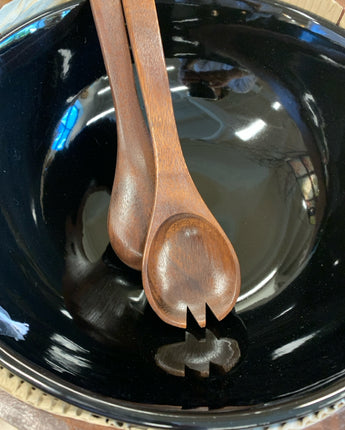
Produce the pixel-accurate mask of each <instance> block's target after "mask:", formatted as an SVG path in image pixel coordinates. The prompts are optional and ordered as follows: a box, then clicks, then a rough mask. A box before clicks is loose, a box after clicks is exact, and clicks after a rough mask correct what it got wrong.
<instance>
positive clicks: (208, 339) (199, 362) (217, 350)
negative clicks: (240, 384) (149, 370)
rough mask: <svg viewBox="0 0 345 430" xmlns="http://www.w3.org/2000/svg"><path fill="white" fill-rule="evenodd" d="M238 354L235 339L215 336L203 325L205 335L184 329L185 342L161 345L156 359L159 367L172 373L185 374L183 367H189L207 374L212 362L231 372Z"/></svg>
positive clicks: (224, 370) (219, 367) (239, 354)
mask: <svg viewBox="0 0 345 430" xmlns="http://www.w3.org/2000/svg"><path fill="white" fill-rule="evenodd" d="M240 356H241V352H240V349H239V346H238V343H237V341H236V340H235V339H230V338H226V337H225V338H220V339H217V337H216V336H215V335H214V334H213V333H212V331H210V330H208V329H206V336H205V338H204V339H201V340H198V339H196V338H195V337H194V336H193V335H192V334H191V333H189V332H188V331H186V339H185V341H184V342H179V343H173V344H171V345H164V346H161V347H160V348H159V349H158V351H157V353H156V355H155V360H156V363H157V365H158V366H159V367H161V368H162V369H163V370H165V371H166V372H167V373H170V374H172V375H176V376H185V369H186V368H189V369H192V370H194V371H195V372H197V373H198V374H200V376H203V377H207V376H209V375H210V366H212V365H214V366H217V367H218V369H219V371H220V372H224V373H227V372H230V370H231V369H232V368H233V367H234V366H235V365H236V364H237V362H238V360H239V359H240Z"/></svg>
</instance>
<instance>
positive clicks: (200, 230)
mask: <svg viewBox="0 0 345 430" xmlns="http://www.w3.org/2000/svg"><path fill="white" fill-rule="evenodd" d="M232 252H233V251H232V247H231V244H230V243H229V240H228V239H227V237H226V236H225V234H222V233H221V232H220V230H219V229H217V228H216V227H215V226H214V225H213V224H211V223H210V222H209V221H208V220H206V219H204V218H202V217H200V216H196V215H191V214H178V215H174V216H171V217H170V218H168V219H167V220H166V221H164V222H163V223H162V224H161V225H160V227H159V228H158V230H157V231H156V234H155V236H154V238H153V240H152V244H151V246H150V249H149V252H148V256H147V272H146V276H147V280H146V282H147V283H148V284H149V285H150V291H152V298H151V300H152V301H154V302H155V310H156V312H157V313H158V312H160V316H161V317H162V319H168V320H169V321H173V322H174V324H173V325H179V322H180V321H183V320H184V319H185V318H186V314H187V308H188V309H189V310H190V312H191V313H192V314H193V316H194V318H195V319H196V320H197V321H198V322H199V325H200V326H202V327H204V326H205V325H206V307H205V303H207V305H208V306H209V307H210V308H211V310H212V312H213V313H214V314H215V315H216V316H217V318H218V319H220V320H221V319H223V318H224V317H225V316H226V315H227V313H228V312H227V308H226V309H224V306H223V303H224V300H226V303H227V306H229V307H232V306H234V304H235V302H236V299H237V297H238V292H239V289H238V288H233V286H234V285H237V284H238V279H236V274H237V273H238V272H237V267H236V263H235V261H236V260H235V259H234V258H233V254H232ZM157 286H160V288H159V289H158V288H157ZM155 287H156V288H155ZM201 294H202V296H203V298H204V300H205V301H202V302H200V300H199V298H200V295H201Z"/></svg>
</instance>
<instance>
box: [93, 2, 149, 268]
mask: <svg viewBox="0 0 345 430" xmlns="http://www.w3.org/2000/svg"><path fill="white" fill-rule="evenodd" d="M90 3H91V7H92V12H93V16H94V21H95V24H96V28H97V32H98V37H99V40H100V44H101V48H102V53H103V58H104V63H105V66H106V70H107V74H108V77H109V83H110V86H111V91H112V95H113V100H114V104H115V108H116V119H117V158H116V173H115V178H114V184H113V189H112V194H111V200H110V206H109V212H108V232H109V238H110V243H111V245H112V247H113V249H114V251H115V252H116V254H117V255H118V257H119V258H120V259H121V260H122V261H123V262H124V263H125V264H127V265H128V266H130V267H132V268H133V269H137V270H141V264H142V257H143V252H144V245H145V239H146V234H147V230H148V225H149V222H150V217H151V211H152V207H153V199H154V180H155V178H154V176H155V174H154V172H155V167H154V159H153V149H152V144H151V141H150V135H149V133H148V130H147V127H146V124H145V121H144V117H143V114H142V111H141V108H140V105H139V101H138V97H137V93H136V87H135V81H134V75H133V67H132V62H131V57H130V52H129V49H128V38H127V33H126V28H125V23H124V17H123V13H122V5H121V2H120V1H119V0H118V1H113V0H90Z"/></svg>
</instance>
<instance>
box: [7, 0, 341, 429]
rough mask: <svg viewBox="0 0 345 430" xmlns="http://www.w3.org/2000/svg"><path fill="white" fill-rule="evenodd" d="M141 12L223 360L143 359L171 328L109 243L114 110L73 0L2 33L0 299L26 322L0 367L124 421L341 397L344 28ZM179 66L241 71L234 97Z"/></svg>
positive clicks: (205, 419) (230, 7)
mask: <svg viewBox="0 0 345 430" xmlns="http://www.w3.org/2000/svg"><path fill="white" fill-rule="evenodd" d="M157 7H158V13H159V19H160V23H161V27H162V36H163V42H164V48H165V53H166V61H167V66H168V73H169V78H170V83H171V91H172V97H173V101H174V108H175V115H176V120H177V125H178V129H179V134H180V139H181V143H182V147H183V151H184V154H185V157H186V160H187V164H188V166H189V169H190V171H191V173H192V176H193V178H194V180H195V182H196V184H197V186H198V188H199V190H200V192H201V194H202V196H203V197H204V199H205V200H206V202H207V203H208V205H209V207H210V208H211V210H212V211H213V212H214V214H215V215H216V217H217V219H218V220H219V222H220V223H221V225H222V226H223V228H224V230H225V231H226V233H227V234H228V235H229V237H230V239H231V241H232V243H233V244H234V246H235V249H236V250H237V253H238V256H239V260H240V264H241V268H242V283H243V286H242V291H241V296H240V299H239V301H238V304H237V306H236V312H237V313H236V314H235V313H232V314H231V315H230V316H229V317H228V318H226V319H225V320H224V321H223V322H222V323H218V324H217V323H216V322H214V321H213V322H212V323H211V318H210V324H211V325H212V327H211V329H212V330H213V331H214V333H215V334H216V336H217V337H218V338H220V339H221V338H223V337H233V338H235V339H237V340H238V342H239V345H240V349H241V352H242V358H241V361H240V363H239V364H238V365H237V366H236V367H235V368H234V369H233V371H231V372H230V373H228V374H225V375H222V374H220V372H219V371H218V370H219V369H216V368H213V367H212V366H211V370H210V377H209V378H200V377H198V375H196V374H194V372H188V371H187V372H186V376H185V377H184V378H181V377H177V376H173V375H169V374H167V373H165V372H164V371H163V370H162V369H160V368H159V367H157V365H156V362H155V354H156V352H157V350H158V349H159V348H160V347H161V346H163V345H169V344H173V343H176V342H182V341H183V340H184V336H185V333H184V331H183V330H180V329H176V328H173V327H169V326H167V325H166V324H164V323H163V322H161V321H160V320H159V319H158V317H156V316H155V314H154V313H153V312H152V310H151V309H150V307H149V306H148V305H147V304H146V301H145V297H144V295H143V292H142V285H141V280H140V274H139V273H137V272H135V271H133V270H130V269H128V268H127V267H126V266H124V265H123V264H122V263H121V262H120V261H119V260H118V259H117V257H116V255H115V254H114V253H113V252H112V250H111V249H110V248H109V247H107V245H108V240H107V235H106V227H105V219H106V212H107V204H108V202H109V193H110V190H111V187H112V180H113V175H114V169H115V161H116V121H115V114H114V108H113V105H112V100H111V94H110V91H109V87H108V81H107V78H106V74H105V70H104V66H103V61H102V57H101V53H100V48H99V44H98V40H97V36H96V33H95V28H94V25H93V21H92V16H91V12H90V9H89V6H88V4H87V3H84V2H81V3H80V2H71V3H70V4H69V5H68V6H65V7H64V8H60V9H56V10H54V11H51V12H50V13H48V14H46V15H44V16H41V17H40V18H37V19H36V20H34V21H32V22H30V23H28V24H25V25H24V26H23V27H21V28H20V29H17V30H15V31H14V32H13V33H11V34H9V35H7V36H6V37H4V38H3V39H1V41H0V96H1V104H0V189H1V214H0V238H1V241H0V243H1V247H0V258H1V273H0V305H1V306H2V307H3V308H4V309H6V311H7V312H9V314H10V315H11V317H12V318H13V319H15V320H17V321H23V322H27V323H28V324H29V326H30V329H29V332H28V334H27V335H26V337H25V340H21V341H16V340H15V339H13V338H11V337H5V336H2V337H1V344H0V345H1V356H0V359H1V361H2V362H3V363H4V364H6V365H7V366H8V367H9V368H11V369H13V371H15V372H17V373H19V374H21V375H23V376H24V377H25V378H26V379H28V380H29V381H32V382H33V383H35V384H36V385H38V386H40V387H42V388H44V389H46V390H48V391H49V392H51V393H53V394H55V395H57V396H59V397H61V398H63V399H66V400H68V401H71V402H73V403H75V404H78V405H80V406H83V407H85V408H88V409H90V410H92V411H94V412H96V413H99V414H107V415H109V416H111V417H114V418H117V419H120V420H125V421H132V422H136V423H141V424H148V423H150V424H151V425H155V424H165V425H176V426H181V427H183V428H186V426H188V425H189V426H198V427H205V428H206V427H210V426H211V424H210V423H212V426H213V427H214V428H216V427H224V426H228V427H231V426H235V425H237V426H239V427H244V426H245V425H252V424H263V423H268V422H275V421H278V420H284V419H286V418H288V417H291V416H294V415H300V414H303V413H308V412H310V411H312V410H314V409H316V408H319V407H321V406H323V405H328V404H330V403H331V402H333V401H335V400H337V399H339V398H340V397H341V396H342V395H343V393H344V392H345V389H344V386H345V377H344V371H345V336H344V330H345V317H344V315H345V314H344V303H345V289H344V264H345V261H344V257H345V202H344V196H345V194H344V189H345V183H344V182H345V169H344V160H345V154H344V148H345V147H344V137H345V122H344V117H345V86H344V81H345V49H344V47H345V38H344V34H343V33H342V32H341V31H340V30H338V29H336V28H335V27H332V26H330V25H328V24H326V23H320V22H319V21H316V20H313V19H312V18H310V17H308V16H306V15H305V14H300V13H299V12H296V11H294V10H292V9H291V8H288V7H286V6H279V5H273V4H271V3H266V2H260V4H257V5H254V2H248V3H247V2H245V1H243V2H232V1H230V0H229V1H222V2H217V1H216V2H213V3H212V2H210V4H205V5H202V4H200V2H198V1H197V0H195V1H188V2H187V1H185V2H178V1H175V2H174V1H172V0H171V1H158V2H157ZM193 62H194V63H193ZM186 63H188V64H189V66H188V67H191V68H193V67H195V64H199V66H200V65H203V67H205V64H208V66H206V67H208V68H209V70H211V71H212V70H215V69H217V68H218V69H219V68H221V69H223V70H230V69H239V70H241V71H244V72H245V74H247V75H249V76H250V77H251V79H252V81H251V84H250V88H249V89H248V91H247V92H243V91H242V92H241V91H238V90H234V89H233V88H231V87H230V85H228V84H225V85H224V88H223V91H222V96H221V97H217V96H214V94H213V93H212V91H210V88H209V86H207V85H206V88H205V85H204V84H203V86H202V85H201V86H200V85H199V86H195V85H194V86H192V88H189V89H188V85H187V87H186V86H185V84H186V82H185V81H183V82H182V81H181V79H182V80H183V73H184V67H185V65H186ZM218 96H219V94H218ZM199 334H200V333H199ZM196 408H199V410H196ZM200 408H201V409H200ZM208 410H209V412H208ZM214 416H215V417H216V420H215V419H214Z"/></svg>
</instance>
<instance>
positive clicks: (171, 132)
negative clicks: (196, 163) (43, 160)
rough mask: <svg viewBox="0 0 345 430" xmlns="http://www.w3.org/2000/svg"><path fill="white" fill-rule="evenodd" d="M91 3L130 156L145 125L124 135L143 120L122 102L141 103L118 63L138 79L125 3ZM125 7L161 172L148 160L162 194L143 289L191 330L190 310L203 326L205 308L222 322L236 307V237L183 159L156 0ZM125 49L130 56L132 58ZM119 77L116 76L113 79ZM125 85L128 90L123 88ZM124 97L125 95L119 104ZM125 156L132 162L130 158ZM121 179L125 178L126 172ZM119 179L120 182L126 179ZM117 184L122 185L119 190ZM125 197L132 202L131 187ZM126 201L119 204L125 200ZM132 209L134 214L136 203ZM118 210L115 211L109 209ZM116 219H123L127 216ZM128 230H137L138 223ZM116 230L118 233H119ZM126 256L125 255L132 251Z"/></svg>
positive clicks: (168, 316)
mask: <svg viewBox="0 0 345 430" xmlns="http://www.w3.org/2000/svg"><path fill="white" fill-rule="evenodd" d="M91 4H92V8H93V14H94V17H95V21H96V26H97V30H98V34H99V38H100V42H101V45H102V50H103V55H104V57H105V63H106V65H107V71H108V73H109V74H110V75H112V76H111V77H110V76H109V79H110V81H111V82H112V84H113V85H112V91H113V95H114V99H115V107H116V114H117V121H118V123H119V126H120V131H119V137H121V139H122V140H121V143H123V147H122V149H123V152H129V153H133V152H135V151H136V148H135V147H133V146H132V141H131V139H130V138H129V136H134V138H137V137H138V133H139V134H140V133H142V132H143V128H139V129H136V130H132V131H133V135H131V134H129V132H128V134H127V135H125V133H124V132H123V131H122V130H124V129H125V130H126V131H128V129H127V128H125V127H126V125H127V126H128V124H132V123H133V117H134V118H135V117H139V114H138V112H137V111H135V112H134V113H133V112H132V110H131V109H130V110H129V111H126V110H125V109H124V106H123V105H120V103H121V100H122V101H123V99H125V100H126V98H127V100H128V98H130V100H131V99H132V98H133V97H135V98H136V94H135V91H134V92H133V89H132V87H133V85H132V84H133V82H129V81H126V82H127V84H128V85H129V86H130V89H129V88H124V83H123V82H124V81H122V80H121V79H119V78H118V76H119V75H118V70H117V69H118V67H119V65H118V62H119V61H122V60H123V58H125V63H124V64H125V66H124V67H123V65H122V66H120V68H121V70H122V72H123V73H126V71H127V73H128V74H131V75H132V73H131V67H129V66H131V65H130V64H128V59H129V58H130V57H129V48H128V41H127V40H125V27H124V21H123V18H122V9H121V3H120V0H91ZM122 6H123V11H124V14H125V19H126V22H127V28H128V32H129V36H130V41H131V46H132V51H133V55H134V59H135V63H136V66H137V70H138V75H139V82H140V86H141V89H142V94H143V99H144V103H145V108H146V113H147V117H148V123H149V130H150V133H151V142H152V146H153V152H154V167H152V166H151V165H149V162H148V163H147V164H145V167H144V169H145V168H149V169H150V168H151V170H150V171H149V172H155V179H154V180H152V178H151V177H150V175H149V176H148V177H149V178H150V179H151V181H152V182H149V183H150V187H151V185H152V183H155V192H154V193H153V192H152V196H154V201H153V206H152V205H151V204H150V203H147V210H148V212H150V211H151V209H152V207H153V209H152V215H151V221H150V224H149V228H148V231H147V237H146V243H145V248H144V254H143V260H142V280H143V286H144V289H145V293H146V296H147V299H148V301H149V303H150V305H151V306H152V308H153V309H154V311H155V312H156V313H157V314H158V316H159V317H160V318H161V319H163V320H164V321H165V322H167V323H169V324H172V325H175V326H177V327H186V319H187V318H186V317H187V308H188V309H189V310H190V312H191V313H192V314H193V316H194V318H195V319H196V321H197V322H198V324H199V325H200V326H202V327H204V326H205V325H206V304H207V305H208V306H209V307H210V309H211V310H212V311H213V313H214V314H215V316H216V317H217V318H218V319H219V320H221V319H222V318H224V317H225V316H226V315H227V314H228V313H229V312H230V311H231V309H232V308H233V306H234V305H235V303H236V300H237V297H238V294H239V289H240V268H239V263H238V259H237V256H236V253H235V251H234V249H233V247H232V245H231V243H230V241H229V239H228V238H227V236H226V235H225V233H224V232H223V230H222V229H221V227H220V226H219V224H218V223H217V221H216V220H215V218H214V217H213V215H212V214H211V212H210V211H209V209H208V208H207V206H206V204H205V203H204V202H203V200H202V198H201V197H200V195H199V193H198V191H197V189H196V187H195V185H194V183H193V180H192V178H191V177H190V174H189V172H188V168H187V166H186V164H185V161H184V157H183V154H182V150H181V146H180V142H179V138H178V134H177V128H176V124H175V119H174V112H173V107H172V101H171V96H170V90H169V82H168V78H167V74H166V66H165V61H164V55H163V47H162V42H161V38H160V30H159V25H158V19H157V14H156V8H155V3H154V0H142V1H141V2H137V0H123V1H122ZM119 15H121V17H120V16H119ZM119 34H121V37H119ZM112 38H113V40H112ZM114 43H117V44H118V45H120V46H118V49H119V51H118V52H117V53H116V54H117V55H121V56H120V57H117V58H114V56H115V55H114V54H115V51H114V50H113V49H112V45H113V44H114ZM122 51H123V53H124V51H126V53H125V55H124V54H123V53H121V52H122ZM112 57H113V58H112ZM115 76H117V77H116V78H115V79H114V77H115ZM127 77H128V76H127ZM121 85H122V88H121V89H119V88H117V87H118V86H121ZM128 90H129V92H128V94H127V91H128ZM120 97H123V98H122V99H121V100H120ZM131 103H132V100H131ZM136 103H137V102H136ZM122 107H123V110H122ZM133 114H134V115H133ZM122 115H123V116H122ZM140 121H141V119H140ZM125 123H127V124H125ZM141 123H143V122H142V121H141ZM147 142H149V140H146V134H145V141H144V139H137V140H136V143H139V146H140V144H142V145H144V144H145V148H147ZM125 146H126V148H125ZM141 151H142V153H144V154H147V153H150V152H149V151H148V150H146V149H145V150H143V149H142V148H141ZM123 159H124V160H126V158H125V155H124V158H123ZM148 160H149V161H150V159H148ZM131 161H132V160H131ZM118 164H119V161H118ZM118 164H117V166H118ZM139 165H140V163H139ZM141 167H142V166H141ZM117 168H118V167H117ZM131 168H132V170H131V173H132V174H133V175H138V177H139V178H140V175H141V173H142V172H143V170H138V171H137V170H136V164H135V163H133V164H132V165H131ZM125 170H126V169H125ZM116 175H118V171H117V172H116ZM118 178H121V174H119V175H118ZM118 180H119V182H120V179H118ZM115 181H116V177H115ZM116 184H117V183H116V182H115V184H114V185H116ZM150 187H148V194H149V192H150V189H151V188H150ZM137 189H139V188H137ZM115 192H116V191H115ZM129 192H130V190H129ZM149 197H150V196H149V195H148V197H147V199H146V202H148V201H149ZM121 198H122V199H123V198H124V199H125V198H126V190H124V194H122V196H121ZM121 198H120V199H119V200H118V201H120V202H121ZM144 205H145V200H144ZM130 208H131V209H133V210H134V211H135V206H130ZM112 210H113V208H111V209H110V211H112ZM140 210H142V208H140ZM113 213H114V214H115V213H116V212H115V211H113ZM124 215H125V214H124ZM117 216H121V211H120V213H119V214H116V217H117ZM116 217H114V218H112V217H111V216H110V217H109V220H110V221H109V224H108V228H109V229H110V230H111V229H112V228H113V227H114V225H115V224H116V222H117V221H118V220H117V218H116ZM139 217H140V212H139ZM126 220H128V217H126ZM129 228H132V229H133V230H137V229H136V226H135V225H133V221H132V222H131V223H130V225H129ZM109 233H110V236H113V232H112V231H110V232H109ZM145 233H146V231H145ZM114 243H115V246H117V245H118V242H117V241H114ZM112 245H113V242H112ZM124 245H125V242H124ZM124 247H125V246H124ZM120 248H121V247H120ZM115 251H116V252H118V249H117V248H115ZM121 251H123V254H125V249H123V250H121Z"/></svg>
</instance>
